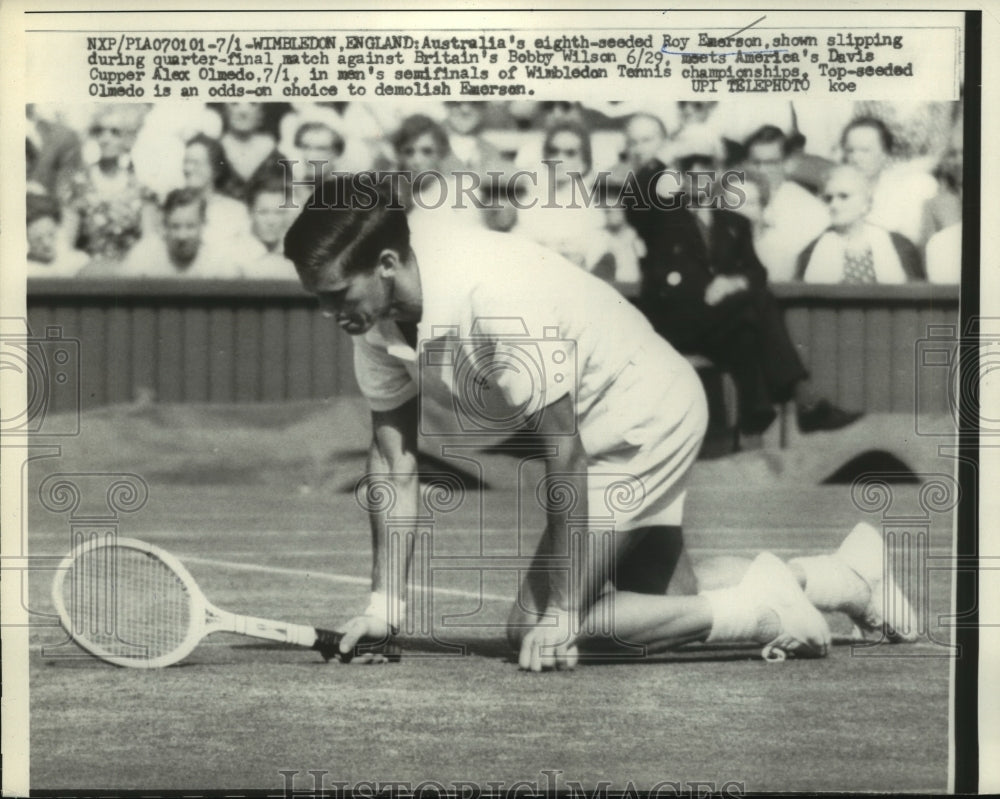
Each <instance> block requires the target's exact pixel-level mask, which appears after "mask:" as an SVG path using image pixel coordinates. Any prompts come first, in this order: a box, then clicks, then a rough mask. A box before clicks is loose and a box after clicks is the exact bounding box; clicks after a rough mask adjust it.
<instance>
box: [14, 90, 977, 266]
mask: <svg viewBox="0 0 1000 799" xmlns="http://www.w3.org/2000/svg"><path fill="white" fill-rule="evenodd" d="M960 109H961V106H960V103H908V104H907V103H872V102H857V103H850V102H848V103H839V104H838V103H830V102H824V103H823V104H822V105H820V104H818V103H810V102H797V103H794V104H793V103H791V102H787V101H777V100H767V101H763V102H755V103H754V104H753V105H752V107H750V105H749V104H747V103H740V102H737V101H734V102H723V103H716V102H672V103H664V104H663V107H662V108H656V109H650V108H639V107H637V106H636V105H635V104H634V103H628V102H622V103H594V104H588V105H584V104H581V103H574V102H540V103H520V102H511V103H501V102H448V103H440V104H437V103H435V104H423V105H419V106H418V105H415V104H414V105H412V106H411V107H409V108H407V107H404V106H400V105H392V104H359V103H308V104H307V103H303V104H288V103H217V104H205V105H198V104H190V103H162V104H157V105H155V106H154V105H141V104H111V105H94V106H90V107H45V108H42V107H35V106H28V108H27V122H28V136H27V141H26V152H27V172H28V174H27V178H28V183H27V191H28V197H27V239H28V267H29V268H28V274H29V276H32V277H35V276H48V277H114V276H121V277H129V278H139V277H172V276H173V277H180V278H217V279H230V278H232V279H240V278H243V279H258V278H259V279H269V278H271V279H281V278H287V279H294V277H295V273H294V269H293V268H292V266H291V264H290V263H289V262H287V261H286V260H285V259H284V257H283V255H282V238H283V235H284V231H285V230H286V229H287V227H288V225H290V224H291V221H292V219H293V218H294V216H295V213H296V211H297V209H298V208H300V207H302V206H303V205H305V204H306V203H307V202H308V201H309V200H310V198H311V197H312V195H313V191H314V187H315V186H316V185H317V184H318V183H319V182H321V181H322V180H323V179H324V178H325V177H328V176H329V175H330V174H331V173H333V172H352V173H358V172H362V171H381V172H386V171H403V172H406V173H409V174H411V175H423V177H422V178H418V179H417V180H412V181H411V180H405V181H403V182H402V183H400V184H399V185H400V188H401V193H402V201H404V202H405V203H406V204H407V206H408V208H410V212H411V213H413V214H421V213H452V214H454V216H455V219H456V220H459V221H461V222H463V223H465V224H472V225H485V226H487V227H490V228H492V229H494V230H499V231H509V232H511V233H514V234H517V235H523V236H527V237H530V238H532V239H535V240H537V241H539V242H541V243H544V244H546V245H548V246H549V247H551V248H553V249H555V250H557V251H559V252H560V253H562V254H563V255H565V256H566V257H567V258H569V259H570V260H572V261H573V262H574V263H576V264H578V265H579V266H580V267H581V268H583V269H587V270H589V271H592V272H594V273H595V274H598V275H600V276H601V277H603V278H605V279H608V280H614V281H617V282H619V283H628V284H641V283H642V282H643V281H644V280H645V281H648V279H649V275H650V274H654V273H658V272H660V271H662V268H663V266H664V265H663V264H657V263H653V260H654V259H663V258H666V259H667V260H669V257H670V255H669V253H667V254H663V253H655V254H650V253H649V240H650V238H649V235H648V234H646V235H644V234H643V231H642V230H640V229H638V228H637V227H636V224H637V223H636V219H635V215H634V214H630V213H628V212H629V210H630V204H634V203H635V201H636V193H635V189H634V184H630V180H629V176H630V175H632V176H635V175H638V174H639V172H640V170H642V169H643V168H644V167H645V166H646V165H649V164H652V163H655V164H657V165H658V168H659V169H660V170H661V171H663V172H665V173H667V174H664V175H663V176H661V177H660V178H659V181H660V182H659V184H658V186H657V188H656V195H657V196H664V197H666V196H671V194H676V191H673V190H672V189H671V188H670V185H669V184H670V182H671V181H674V182H675V183H676V182H677V178H676V177H675V176H674V175H672V174H669V173H671V172H673V171H674V170H676V169H677V168H678V167H679V166H680V165H681V164H683V163H685V161H688V162H689V161H690V159H691V157H693V156H694V157H697V158H698V159H700V161H699V163H700V166H701V167H703V168H704V169H705V170H706V171H708V172H711V173H714V175H715V177H714V178H713V179H712V180H711V181H710V182H709V183H706V184H705V185H704V186H703V187H701V188H707V189H708V192H709V194H708V196H709V197H711V198H712V203H713V204H714V205H716V206H717V205H718V200H719V198H720V197H721V196H722V195H723V193H724V191H723V189H725V187H724V186H723V185H722V180H720V176H722V175H723V174H725V173H726V172H727V171H731V170H736V171H737V172H738V173H739V175H740V178H739V195H738V196H739V200H740V201H739V202H738V203H737V204H736V207H735V211H736V212H737V213H739V214H741V215H742V216H744V217H745V218H746V219H747V220H749V223H750V235H751V237H752V243H753V249H754V253H755V255H756V257H757V259H758V260H759V261H760V263H761V264H762V266H763V267H764V268H765V269H766V274H767V279H768V280H769V281H770V282H772V283H774V282H784V281H792V280H802V281H806V282H810V283H843V282H848V283H866V282H867V283H901V282H905V281H912V280H930V281H932V282H936V283H956V282H958V279H959V276H960V241H961V189H962V119H961V110H960ZM411 112H412V113H411ZM831 131H832V132H831ZM470 173H471V174H473V175H475V176H477V178H479V179H478V180H477V181H476V183H475V190H474V191H473V192H470V190H469V186H468V185H466V186H464V187H463V186H462V185H461V180H462V179H466V180H468V176H469V174H470ZM463 175H464V178H463V177H462V176H463ZM438 176H441V177H438ZM456 176H458V177H456ZM630 186H632V187H633V188H632V190H631V191H630ZM730 188H731V186H730ZM674 189H676V186H675V187H674ZM470 199H473V201H472V202H470ZM649 199H655V198H650V197H646V200H649ZM687 202H688V203H690V198H689V200H688V201H687ZM727 207H729V206H727ZM668 272H669V270H668Z"/></svg>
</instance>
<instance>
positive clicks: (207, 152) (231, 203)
mask: <svg viewBox="0 0 1000 799" xmlns="http://www.w3.org/2000/svg"><path fill="white" fill-rule="evenodd" d="M183 172H184V186H185V187H186V188H188V189H191V190H192V191H195V192H197V193H198V194H200V195H201V196H202V198H203V199H204V200H205V236H204V240H205V243H206V244H210V245H212V246H214V245H215V244H219V245H220V246H233V247H238V246H240V245H241V244H242V242H244V241H246V239H247V238H248V237H249V235H250V217H249V214H248V213H247V207H246V206H245V205H244V204H243V203H240V202H237V201H236V200H234V199H233V198H232V197H227V196H225V195H224V194H219V192H218V191H216V187H217V186H219V185H221V184H222V183H223V182H224V181H225V177H226V159H225V155H224V153H223V152H222V145H221V144H219V142H218V141H216V140H215V139H212V138H210V137H208V136H206V135H204V134H203V133H199V134H198V135H197V136H195V137H194V138H192V139H191V140H190V141H188V143H187V146H186V147H185V148H184V163H183Z"/></svg>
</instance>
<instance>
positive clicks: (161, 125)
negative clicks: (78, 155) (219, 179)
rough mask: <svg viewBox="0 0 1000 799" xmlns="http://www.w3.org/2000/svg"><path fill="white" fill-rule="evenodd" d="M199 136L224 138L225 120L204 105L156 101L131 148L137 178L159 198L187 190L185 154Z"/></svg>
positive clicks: (177, 101) (176, 101)
mask: <svg viewBox="0 0 1000 799" xmlns="http://www.w3.org/2000/svg"><path fill="white" fill-rule="evenodd" d="M198 134H203V135H205V136H207V137H209V138H211V139H216V140H218V138H219V137H220V136H221V135H222V118H221V117H220V116H219V114H217V113H216V112H215V111H214V110H212V109H210V108H208V107H207V106H206V105H205V104H204V103H192V102H189V101H187V100H172V99H170V100H157V101H156V104H155V105H154V106H153V107H152V108H151V109H150V111H149V113H148V114H146V117H145V119H144V120H143V123H142V129H141V130H140V131H139V133H138V135H137V136H136V140H135V146H134V147H133V148H132V163H133V165H134V166H135V174H136V177H138V178H139V181H140V182H141V183H142V185H143V186H145V187H146V188H148V189H149V190H150V191H151V192H152V194H153V195H155V196H156V197H159V198H163V197H166V196H167V194H169V193H170V192H171V191H173V190H174V189H179V188H181V187H182V186H184V150H185V148H186V147H187V143H188V142H189V141H190V140H191V139H193V138H194V137H195V136H197V135H198Z"/></svg>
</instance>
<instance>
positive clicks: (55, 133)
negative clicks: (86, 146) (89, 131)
mask: <svg viewBox="0 0 1000 799" xmlns="http://www.w3.org/2000/svg"><path fill="white" fill-rule="evenodd" d="M26 110H27V143H28V148H29V149H30V150H31V151H32V153H33V158H32V159H31V160H30V161H29V162H28V173H27V180H28V183H35V184H37V185H38V186H40V187H42V189H43V190H44V193H46V194H49V195H50V196H52V197H54V198H55V199H56V200H58V201H59V202H64V201H65V200H66V199H67V198H68V197H69V194H70V188H71V186H72V183H73V179H74V178H75V177H76V175H77V174H78V173H79V172H80V171H81V170H82V169H83V156H82V151H81V146H80V137H79V136H77V135H76V133H75V132H74V131H73V130H71V129H70V128H68V127H66V126H65V125H61V124H59V123H58V122H54V121H52V120H49V119H45V118H44V117H43V116H41V115H40V114H39V113H38V112H37V109H36V107H35V105H34V104H33V103H29V104H28V106H27V109H26Z"/></svg>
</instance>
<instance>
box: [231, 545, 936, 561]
mask: <svg viewBox="0 0 1000 799" xmlns="http://www.w3.org/2000/svg"><path fill="white" fill-rule="evenodd" d="M220 549H222V548H221V547H220ZM687 551H688V554H690V555H696V556H698V555H706V556H709V555H713V556H719V555H733V556H737V555H748V556H756V555H759V554H760V553H761V552H770V553H771V554H773V555H796V556H808V555H827V554H831V553H832V552H833V548H832V547H771V548H761V547H688V548H687ZM925 551H926V552H927V554H928V555H947V554H949V553H950V552H951V548H950V547H929V548H928V549H927V550H925ZM224 552H225V553H226V554H228V555H242V554H247V555H251V556H254V557H261V555H262V553H261V552H260V551H259V550H245V549H240V550H237V549H225V550H224ZM268 554H269V555H272V554H276V553H268ZM370 554H371V549H370V548H365V549H333V548H331V549H296V550H293V551H289V552H287V553H281V557H311V558H315V557H320V558H322V557H329V558H335V557H337V556H340V555H365V556H367V555H370ZM533 554H534V552H533V551H532V552H526V553H524V554H522V555H518V554H516V553H513V552H493V553H487V554H485V555H480V554H479V553H478V552H449V553H444V552H441V553H438V554H437V555H435V556H434V557H435V558H439V559H440V560H441V561H442V563H444V562H446V561H447V560H449V559H456V558H460V559H462V560H469V559H471V558H479V557H481V558H483V559H484V560H488V559H490V558H497V559H502V558H530V557H531V556H532V555H533Z"/></svg>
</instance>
